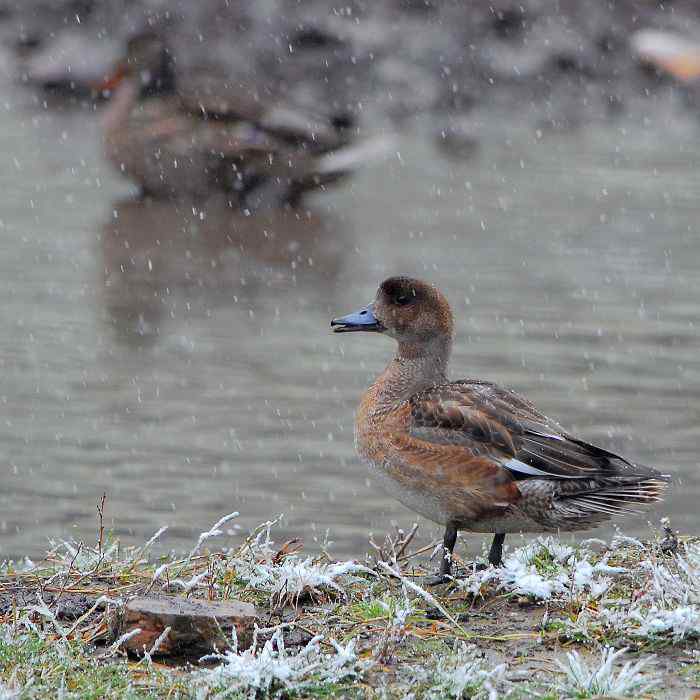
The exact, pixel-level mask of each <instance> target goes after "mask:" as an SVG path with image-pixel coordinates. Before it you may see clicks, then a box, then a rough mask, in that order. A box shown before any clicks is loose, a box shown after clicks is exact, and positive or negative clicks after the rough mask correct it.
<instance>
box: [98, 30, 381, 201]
mask: <svg viewBox="0 0 700 700" xmlns="http://www.w3.org/2000/svg"><path fill="white" fill-rule="evenodd" d="M175 69H176V64H175V62H174V61H173V58H172V54H171V52H170V51H169V48H168V46H167V44H166V42H165V41H164V39H163V38H162V36H160V35H159V34H158V33H157V32H154V31H145V32H141V33H139V34H138V35H136V36H134V37H132V38H131V39H130V40H129V42H128V45H127V52H126V57H125V58H124V60H122V61H120V62H119V63H118V64H117V66H116V68H115V71H114V73H113V75H111V76H110V77H109V79H108V80H107V81H106V83H105V84H104V86H103V87H104V88H106V89H109V90H111V91H113V95H112V98H111V100H110V103H109V106H108V107H107V108H106V112H105V114H104V119H103V128H104V142H105V150H106V155H107V158H108V159H109V160H110V161H111V162H112V163H113V165H114V166H115V167H116V168H117V169H118V170H119V171H120V172H122V173H123V174H124V175H126V176H127V177H128V178H130V179H131V180H133V181H134V182H135V183H137V184H138V185H139V186H140V188H141V191H142V194H143V195H145V196H150V197H153V198H169V199H175V198H177V199H180V198H183V199H184V198H189V199H194V200H202V199H205V198H207V197H208V196H210V195H211V194H213V193H217V192H219V193H220V192H225V193H226V194H227V195H228V196H229V201H230V204H231V205H232V206H234V207H240V208H241V209H243V210H249V211H257V210H261V209H272V208H276V207H279V206H283V205H287V204H288V205H292V206H294V205H296V204H298V203H299V201H300V199H301V197H302V196H303V194H304V193H305V192H307V191H309V190H313V189H317V188H323V187H325V186H326V185H328V184H330V183H332V182H335V181H337V180H338V179H340V178H342V177H343V176H346V175H347V174H349V173H350V172H351V171H352V170H353V169H354V168H355V167H356V166H357V165H359V164H360V163H361V162H363V161H365V160H367V159H368V158H369V159H371V158H372V157H373V156H375V155H376V154H377V152H379V151H382V150H385V145H384V144H383V143H382V144H378V143H377V142H373V143H369V142H365V143H362V144H358V145H356V146H351V145H350V141H351V137H352V135H353V126H354V124H353V119H352V117H351V116H350V115H348V114H347V113H345V112H342V111H338V110H332V111H330V112H329V113H325V114H310V113H309V112H308V111H307V110H305V109H302V108H300V107H296V106H295V105H294V104H292V103H289V102H284V101H275V100H274V99H272V100H269V99H268V96H265V98H263V97H261V93H260V92H258V91H257V90H256V88H255V85H254V84H251V83H248V82H243V81H239V85H238V86H236V87H238V88H240V89H239V90H238V91H237V92H236V94H235V95H233V96H232V94H231V90H229V91H228V94H227V95H226V96H222V97H221V98H219V97H218V96H217V94H215V93H213V92H212V91H206V90H198V89H195V90H192V89H188V88H187V86H186V85H185V86H184V88H183V89H179V87H180V86H179V76H177V82H178V89H177V90H176V72H175ZM201 77H202V80H203V81H206V75H202V76H201ZM188 80H189V83H190V85H191V83H192V82H193V77H192V76H188ZM233 80H236V78H232V81H233Z"/></svg>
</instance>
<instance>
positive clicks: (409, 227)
mask: <svg viewBox="0 0 700 700" xmlns="http://www.w3.org/2000/svg"><path fill="white" fill-rule="evenodd" d="M2 98H3V99H2V100H0V103H2V105H1V106H0V144H1V147H2V153H3V156H4V158H3V160H4V166H3V167H2V168H1V169H0V185H1V186H2V191H1V192H0V201H1V202H2V207H1V208H0V294H1V296H2V299H3V303H2V305H0V324H1V326H0V327H1V328H2V332H0V412H1V414H0V415H1V418H2V420H0V450H2V459H1V460H0V475H1V476H0V478H1V483H0V558H6V557H19V556H21V555H22V556H23V555H25V554H27V555H30V556H39V555H40V554H41V553H42V552H43V551H44V550H45V548H46V544H47V538H48V537H55V538H57V537H77V538H87V539H91V538H92V537H93V534H94V532H95V512H96V508H95V507H96V504H97V502H98V501H99V498H100V495H101V494H102V492H103V491H106V492H107V495H108V501H107V513H108V524H109V525H110V526H112V527H113V528H114V530H115V532H116V533H117V534H118V535H119V536H120V537H121V538H122V539H123V540H126V541H127V542H141V541H143V540H144V539H145V538H146V537H148V536H149V535H150V534H151V533H152V532H154V531H155V530H156V529H157V528H158V527H160V526H161V525H169V526H170V529H169V532H168V534H167V536H166V537H165V539H164V544H165V545H167V546H169V547H173V548H175V549H183V548H184V547H186V546H187V545H188V544H191V541H192V538H193V537H194V536H195V535H196V533H198V532H200V531H201V530H202V529H203V528H204V526H206V525H208V524H210V523H211V522H213V521H214V520H216V519H217V518H218V517H219V516H220V515H222V514H224V513H227V512H230V511H232V510H239V511H240V512H241V517H240V519H239V521H238V522H239V524H240V526H241V527H242V528H243V529H244V530H246V529H248V528H251V527H253V526H255V525H256V524H258V523H259V522H260V521H262V520H265V519H267V518H269V517H271V516H273V515H275V514H277V513H284V514H285V515H286V518H285V520H284V526H283V528H282V530H283V531H282V533H281V536H287V535H289V536H291V535H298V536H301V537H303V538H304V539H305V541H306V543H307V547H308V548H309V549H313V548H314V547H315V544H314V539H315V538H317V539H323V538H324V537H325V533H326V531H327V530H328V531H330V538H331V539H332V540H333V541H334V542H335V546H334V548H333V552H334V553H335V554H337V555H339V556H340V555H349V556H353V555H354V556H360V555H362V554H363V553H364V552H365V550H366V546H367V535H368V532H369V531H370V530H374V531H375V532H377V533H380V532H383V531H386V530H387V529H388V528H389V527H390V526H391V523H393V522H398V523H400V524H402V525H404V526H410V524H411V523H412V522H413V521H414V520H415V517H414V515H413V514H412V513H411V512H410V511H408V510H406V509H404V508H403V507H402V506H400V505H398V504H396V503H395V502H394V501H393V500H392V499H391V498H390V497H388V496H386V495H384V494H382V493H381V492H379V491H378V490H377V489H376V488H375V487H374V486H373V485H372V484H371V483H370V482H369V481H368V475H367V474H366V473H365V470H364V468H363V467H362V466H360V465H359V464H358V461H357V459H356V458H355V456H354V452H353V447H352V415H353V410H354V406H355V404H356V402H357V400H358V398H359V395H360V393H361V391H362V390H363V388H364V387H365V386H366V384H367V383H368V382H369V381H370V379H371V378H372V377H373V375H374V374H375V373H377V372H378V371H379V370H380V369H381V368H382V366H383V364H384V363H385V362H386V361H387V359H388V357H389V355H390V353H391V352H392V347H391V342H390V341H389V340H388V339H386V338H381V337H374V336H367V337H364V336H357V335H353V336H343V337H337V336H333V335H332V334H331V333H330V332H329V329H328V322H329V319H330V318H331V317H332V316H333V315H336V314H338V313H340V312H347V311H350V310H353V309H355V308H357V307H358V306H359V305H361V304H363V303H365V302H367V301H368V300H369V299H370V298H371V296H372V295H373V293H374V289H375V287H376V285H377V283H378V282H379V281H380V280H381V279H382V278H383V277H384V276H386V275H388V274H392V273H397V272H406V273H411V274H417V275H421V276H424V277H427V278H429V279H431V280H433V281H435V282H436V283H438V284H439V285H441V286H442V287H444V289H445V291H446V292H447V293H448V295H449V298H450V299H451V300H452V302H453V305H454V309H455V313H456V316H457V331H458V341H457V346H456V352H455V356H454V360H453V374H454V376H455V377H458V376H478V377H482V378H488V379H493V380H497V381H499V382H502V383H505V384H508V385H510V386H512V387H514V388H517V389H519V390H521V391H523V392H525V393H527V394H528V395H529V397H530V398H531V399H533V400H534V401H535V402H536V403H537V404H538V405H539V406H540V408H541V409H542V410H544V411H545V412H546V413H548V414H550V415H552V416H553V417H556V418H558V419H559V420H560V421H561V422H563V423H564V424H565V425H567V426H569V427H571V428H574V429H576V430H578V431H579V432H580V433H581V434H582V435H583V436H585V437H586V438H588V439H590V440H592V441H596V442H598V443H599V444H601V445H603V446H607V447H609V448H612V449H616V450H621V451H623V452H624V454H626V455H628V456H630V457H631V458H632V459H635V460H638V461H642V462H646V463H650V464H654V465H657V466H659V467H661V468H663V469H665V470H668V471H671V472H673V474H674V475H675V476H676V484H675V488H674V490H673V492H672V494H671V495H670V497H669V499H668V502H667V507H666V511H667V512H668V513H670V514H671V515H672V517H673V522H674V525H675V526H676V527H678V528H681V529H683V530H693V531H697V529H698V524H699V519H700V516H698V514H697V509H696V502H697V500H698V497H699V496H700V474H699V472H698V459H697V456H696V448H697V444H696V443H697V436H698V419H699V417H700V408H699V407H700V401H699V399H700V357H699V355H698V342H697V320H696V318H697V312H698V298H699V296H700V271H699V270H700V246H699V245H698V240H699V238H698V221H699V214H700V204H699V203H698V196H697V193H698V191H700V187H699V186H700V182H699V180H700V177H699V175H698V173H700V167H699V166H700V148H699V147H698V145H697V144H698V140H697V133H696V131H695V130H694V129H695V127H694V126H692V127H690V126H688V125H686V126H685V127H684V128H683V129H660V128H658V127H657V128H646V127H643V126H635V125H632V124H625V125H624V128H623V125H622V124H620V123H618V124H613V125H607V126H595V127H591V128H589V129H587V130H585V131H580V132H573V133H569V134H555V133H544V134H535V133H531V132H530V131H529V130H525V129H521V130H515V131H514V130H513V129H512V126H510V127H508V126H506V122H504V121H498V120H496V121H494V123H492V124H491V125H489V127H488V136H489V138H488V139H487V140H486V143H485V145H484V146H483V147H482V149H481V151H480V152H479V154H478V155H477V156H476V157H475V158H474V159H472V160H470V161H467V162H455V161H452V160H449V159H448V158H446V157H445V156H444V155H441V154H440V152H439V151H438V150H437V149H436V148H435V147H434V144H433V142H432V141H431V140H430V139H429V138H428V136H429V135H430V129H431V128H432V127H431V125H427V124H426V125H417V126H416V127H415V128H414V129H413V130H412V131H410V132H408V133H406V134H404V135H403V136H402V137H401V140H400V143H399V149H398V150H399V151H400V155H399V156H397V157H393V158H391V159H389V161H387V162H386V163H384V164H382V165H379V166H375V167H373V168H369V169H367V170H365V171H363V172H362V173H361V174H359V175H358V176H357V177H356V178H355V179H354V180H353V181H352V182H351V183H348V184H347V185H345V186H344V187H343V188H341V189H339V190H336V191H335V192H333V193H332V194H328V195H323V196H319V197H317V198H315V199H314V200H313V201H312V202H311V206H312V211H313V213H310V214H309V215H308V216H303V217H301V218H295V217H294V216H292V215H289V214H287V215H284V214H279V215H276V216H271V217H263V218H262V219H259V220H258V219H256V220H253V219H250V218H244V217H237V218H234V217H232V216H231V214H230V213H228V212H226V211H225V210H223V209H222V208H220V207H218V206H216V205H212V206H211V207H210V208H209V209H208V210H207V212H206V214H204V215H203V214H201V213H199V212H192V211H191V210H189V209H187V208H184V209H178V208H177V207H175V206H173V205H165V204H160V205H152V206H150V207H149V206H144V205H141V204H138V203H135V202H133V201H129V194H130V189H129V186H128V185H127V184H125V183H124V182H122V181H120V180H119V179H118V178H117V177H116V176H115V175H113V174H112V173H111V172H110V171H109V170H108V168H107V167H106V165H105V164H104V163H103V162H102V158H101V155H100V147H99V138H98V129H97V118H96V117H95V116H93V115H90V114H86V113H84V112H71V111H70V110H67V111H64V112H57V111H55V110H44V109H42V107H41V105H38V104H36V103H35V102H33V101H32V99H31V96H29V95H28V94H27V93H24V92H21V91H18V90H16V89H14V88H9V87H8V86H3V95H2ZM426 135H427V136H426ZM660 512H661V511H660V510H659V511H656V512H654V513H653V514H652V516H651V517H652V518H653V519H654V520H656V519H657V518H658V515H659V514H660ZM647 517H649V516H645V517H641V518H638V519H636V520H630V521H629V523H628V525H626V526H625V529H626V531H628V532H642V531H643V530H645V529H646V524H645V523H646V520H647ZM436 532H437V529H436V528H435V527H434V526H432V525H429V524H426V526H425V528H424V534H425V536H427V535H428V534H433V533H436ZM480 541H481V538H474V539H473V541H472V542H471V545H472V546H473V547H477V546H480V545H479V542H480Z"/></svg>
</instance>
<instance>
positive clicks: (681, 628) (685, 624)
mask: <svg viewBox="0 0 700 700" xmlns="http://www.w3.org/2000/svg"><path fill="white" fill-rule="evenodd" d="M630 616H631V617H632V618H633V619H634V620H637V621H638V622H639V628H638V629H637V630H635V632H634V634H635V635H637V636H641V637H654V636H658V635H660V634H665V633H667V632H672V633H673V638H674V639H675V640H676V641H679V640H681V639H683V638H684V637H690V636H698V635H700V611H698V609H697V608H696V607H695V606H693V605H686V606H683V607H680V608H674V609H672V610H660V609H659V608H657V607H651V608H649V609H648V610H645V611H644V612H641V611H639V610H633V611H632V612H631V613H630Z"/></svg>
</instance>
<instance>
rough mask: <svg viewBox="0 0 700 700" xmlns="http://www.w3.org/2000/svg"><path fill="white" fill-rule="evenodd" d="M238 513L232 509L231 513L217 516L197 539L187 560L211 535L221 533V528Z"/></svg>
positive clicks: (215, 535)
mask: <svg viewBox="0 0 700 700" xmlns="http://www.w3.org/2000/svg"><path fill="white" fill-rule="evenodd" d="M239 515H240V514H239V513H238V512H237V511H234V512H233V513H229V514H228V515H224V517H223V518H219V519H218V520H217V521H216V522H215V523H214V524H213V525H212V526H211V527H210V528H209V529H208V530H207V531H206V532H203V533H202V534H201V535H200V536H199V538H198V540H197V544H196V545H195V546H194V547H193V548H192V551H191V552H190V554H189V556H188V557H187V561H190V560H191V559H192V557H193V556H194V555H195V554H197V553H198V552H199V550H200V548H201V547H202V545H203V544H204V543H205V542H206V541H207V540H209V539H211V538H212V537H218V536H219V535H223V534H224V531H223V530H222V529H221V528H222V527H223V526H224V525H225V524H226V523H227V522H229V520H233V519H234V518H237V517H238V516H239Z"/></svg>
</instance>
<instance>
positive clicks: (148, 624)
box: [110, 597, 257, 657]
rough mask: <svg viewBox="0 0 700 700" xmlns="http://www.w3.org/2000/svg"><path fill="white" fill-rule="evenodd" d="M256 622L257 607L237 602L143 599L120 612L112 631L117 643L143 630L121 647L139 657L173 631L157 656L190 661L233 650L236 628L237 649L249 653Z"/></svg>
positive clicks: (117, 614)
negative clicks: (164, 634) (192, 657)
mask: <svg viewBox="0 0 700 700" xmlns="http://www.w3.org/2000/svg"><path fill="white" fill-rule="evenodd" d="M256 620H257V613H256V610H255V606H254V605H251V604H250V603H243V602H241V601H238V600H228V601H209V600H190V599H187V598H176V597H162V598H146V597H141V598H134V599H133V600H130V601H129V602H128V603H127V604H126V605H125V606H124V607H123V608H120V609H119V610H118V611H117V612H116V613H115V617H114V618H113V620H112V624H111V625H110V627H111V630H112V634H113V635H114V638H115V639H117V638H119V637H121V636H122V635H124V634H127V633H129V632H132V631H133V630H135V629H140V630H141V631H140V632H139V633H138V634H136V635H134V636H133V637H130V638H129V639H128V640H126V641H125V642H124V643H123V644H122V648H123V649H126V650H127V651H130V652H132V653H134V654H139V655H143V654H144V652H145V651H147V652H150V651H151V649H152V648H153V645H154V644H155V642H156V640H157V639H158V638H159V637H160V635H161V634H162V633H163V631H164V630H165V629H166V628H167V627H170V632H168V634H167V636H166V637H165V639H163V640H162V642H161V643H160V644H159V645H158V649H157V650H156V651H155V652H154V655H161V656H190V657H191V656H204V655H205V654H212V653H215V652H217V651H218V652H223V651H226V650H227V649H230V648H231V640H232V638H233V629H234V628H235V630H236V636H237V638H238V649H239V650H240V649H247V648H248V647H249V646H250V645H251V644H252V641H253V628H254V625H255V621H256Z"/></svg>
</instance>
